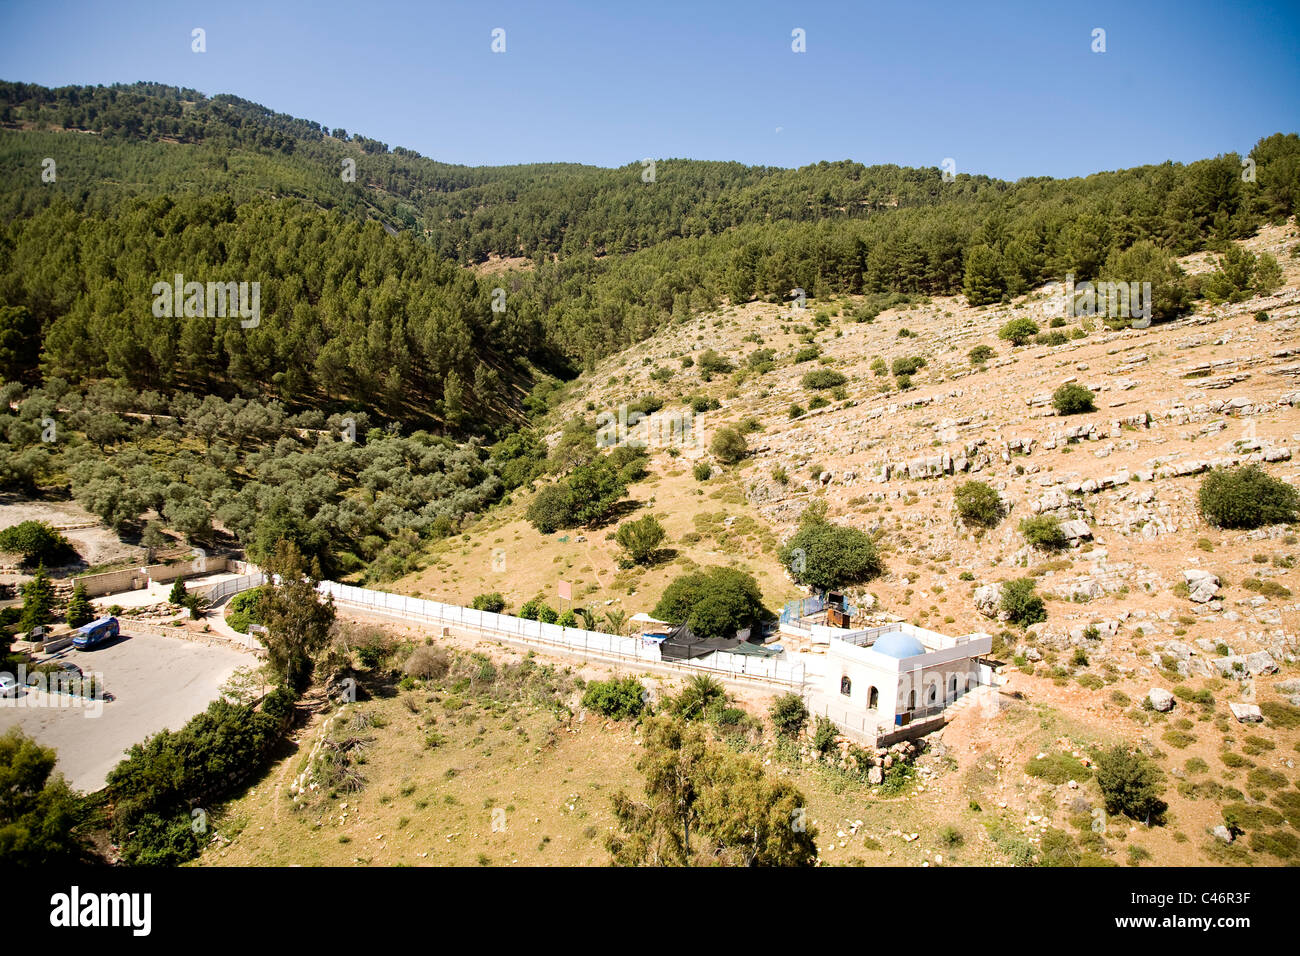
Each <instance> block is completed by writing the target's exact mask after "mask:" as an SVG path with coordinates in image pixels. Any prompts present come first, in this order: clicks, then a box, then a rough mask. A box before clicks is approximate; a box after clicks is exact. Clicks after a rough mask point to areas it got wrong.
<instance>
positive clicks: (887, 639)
mask: <svg viewBox="0 0 1300 956" xmlns="http://www.w3.org/2000/svg"><path fill="white" fill-rule="evenodd" d="M871 649H872V650H873V651H877V652H878V653H881V654H884V655H886V656H887V657H897V658H898V659H899V660H902V659H903V658H905V657H916V656H917V655H918V654H924V653H925V646H924V645H923V644H922V643H921V642H920V641H918V640H917V639H916V638H915V637H913V636H912V635H911V634H904V633H903V632H902V631H890V632H889V633H888V634H882V635H880V637H878V638H876V642H875V643H874V644H872V645H871Z"/></svg>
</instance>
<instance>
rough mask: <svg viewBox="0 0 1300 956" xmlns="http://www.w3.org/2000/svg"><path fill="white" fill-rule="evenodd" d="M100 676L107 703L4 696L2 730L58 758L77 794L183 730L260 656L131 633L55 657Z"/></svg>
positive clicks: (29, 693) (31, 694)
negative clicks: (139, 746) (133, 751)
mask: <svg viewBox="0 0 1300 956" xmlns="http://www.w3.org/2000/svg"><path fill="white" fill-rule="evenodd" d="M55 659H57V660H67V661H71V662H73V663H74V664H76V665H77V666H79V667H80V668H81V669H82V671H83V672H85V673H86V674H87V675H89V674H95V675H98V676H100V677H102V680H103V685H104V688H105V689H106V690H107V692H108V693H109V694H111V695H112V696H113V698H114V699H113V700H109V701H84V702H81V701H79V699H77V698H68V697H66V696H65V695H62V694H49V693H46V692H44V691H41V690H34V689H30V688H29V689H27V690H26V691H25V692H24V693H23V694H22V695H21V696H20V697H19V698H17V699H15V698H0V732H2V731H5V730H8V729H9V728H10V727H12V726H14V725H17V726H19V727H21V728H22V729H23V731H24V732H25V733H26V734H27V735H28V736H30V737H33V738H35V739H36V740H37V741H39V742H40V743H41V744H43V745H44V746H47V747H54V748H55V749H56V750H57V751H58V754H59V762H58V769H59V770H61V771H62V772H63V775H64V776H65V777H67V779H68V782H69V783H70V784H71V785H72V786H73V787H74V788H76V789H77V790H83V791H92V790H98V789H99V788H100V787H102V786H103V785H104V781H105V778H106V777H107V776H108V772H109V770H111V769H112V768H113V767H114V766H115V765H116V764H117V763H118V762H119V761H120V760H121V759H122V757H123V755H124V754H125V751H126V750H127V748H129V747H130V746H131V745H132V744H135V743H139V742H141V741H142V740H144V738H145V737H147V736H149V735H150V734H152V733H156V732H158V731H160V730H164V729H167V730H177V729H179V728H180V727H181V726H183V725H184V724H185V722H186V721H187V720H189V719H190V718H191V717H193V716H194V715H195V714H197V713H199V712H200V711H202V710H204V709H205V708H206V707H207V706H208V704H209V703H210V702H211V701H212V700H214V699H215V698H216V697H217V694H218V691H219V689H220V687H221V685H222V684H224V683H225V682H226V680H227V679H228V678H229V677H230V675H231V674H232V673H233V672H234V670H235V668H237V667H242V666H249V665H255V664H256V663H257V661H256V659H255V658H254V657H252V656H251V655H249V654H245V653H241V652H240V651H237V650H233V649H230V648H226V647H218V646H212V645H209V644H205V643H199V642H194V641H186V640H181V639H178V638H168V637H154V636H144V635H139V636H131V635H129V634H123V635H122V636H121V637H120V638H118V639H117V640H114V641H111V642H109V643H106V644H103V645H101V646H99V647H96V648H94V649H93V650H89V651H79V650H76V649H74V648H68V649H67V650H66V651H63V652H61V653H59V654H58V655H56V656H55Z"/></svg>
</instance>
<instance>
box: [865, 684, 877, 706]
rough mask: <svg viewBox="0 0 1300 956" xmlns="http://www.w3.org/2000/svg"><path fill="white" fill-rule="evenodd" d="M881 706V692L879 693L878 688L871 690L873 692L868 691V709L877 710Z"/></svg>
mask: <svg viewBox="0 0 1300 956" xmlns="http://www.w3.org/2000/svg"><path fill="white" fill-rule="evenodd" d="M879 706H880V691H878V690H877V689H876V688H874V687H873V688H871V690H869V691H867V709H868V710H875V709H876V708H877V707H879Z"/></svg>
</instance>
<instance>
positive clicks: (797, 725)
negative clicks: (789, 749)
mask: <svg viewBox="0 0 1300 956" xmlns="http://www.w3.org/2000/svg"><path fill="white" fill-rule="evenodd" d="M768 713H769V714H770V715H771V717H772V726H773V727H775V728H776V733H777V736H779V737H798V736H799V735H800V734H801V733H803V728H804V725H805V724H807V723H808V708H807V707H806V706H805V705H804V702H803V698H802V697H800V696H799V695H798V694H794V693H789V694H782V695H781V696H780V697H778V698H777V699H776V700H774V701H772V707H771V710H769V711H768Z"/></svg>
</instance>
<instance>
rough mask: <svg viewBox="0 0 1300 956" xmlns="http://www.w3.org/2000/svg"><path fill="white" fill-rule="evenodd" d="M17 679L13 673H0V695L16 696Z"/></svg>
mask: <svg viewBox="0 0 1300 956" xmlns="http://www.w3.org/2000/svg"><path fill="white" fill-rule="evenodd" d="M17 696H18V681H17V679H16V678H15V677H14V675H13V674H0V697H17Z"/></svg>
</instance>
